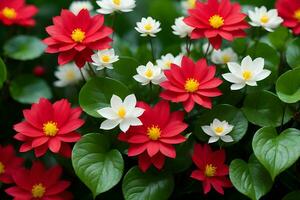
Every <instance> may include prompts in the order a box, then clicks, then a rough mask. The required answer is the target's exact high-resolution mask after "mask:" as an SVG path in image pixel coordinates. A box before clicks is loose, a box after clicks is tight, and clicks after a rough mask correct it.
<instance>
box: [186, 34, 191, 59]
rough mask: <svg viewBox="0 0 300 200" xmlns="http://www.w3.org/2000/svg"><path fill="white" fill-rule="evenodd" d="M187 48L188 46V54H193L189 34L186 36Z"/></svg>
mask: <svg viewBox="0 0 300 200" xmlns="http://www.w3.org/2000/svg"><path fill="white" fill-rule="evenodd" d="M185 48H186V53H187V56H190V54H191V40H190V38H189V37H188V36H187V37H186V47H185Z"/></svg>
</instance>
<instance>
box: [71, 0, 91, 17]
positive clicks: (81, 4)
mask: <svg viewBox="0 0 300 200" xmlns="http://www.w3.org/2000/svg"><path fill="white" fill-rule="evenodd" d="M93 8H94V7H93V5H92V3H91V2H89V1H73V2H72V3H71V5H70V8H69V10H70V11H71V12H72V13H74V14H75V15H77V14H78V13H79V12H80V11H81V10H82V9H87V10H88V11H91V10H93Z"/></svg>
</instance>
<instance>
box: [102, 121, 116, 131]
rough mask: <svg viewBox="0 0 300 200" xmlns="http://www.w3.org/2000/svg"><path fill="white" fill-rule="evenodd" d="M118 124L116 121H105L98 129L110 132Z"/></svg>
mask: <svg viewBox="0 0 300 200" xmlns="http://www.w3.org/2000/svg"><path fill="white" fill-rule="evenodd" d="M118 124H119V122H118V121H116V120H109V119H108V120H105V121H104V122H102V123H101V126H100V129H103V130H110V129H113V128H115V127H116V126H118Z"/></svg>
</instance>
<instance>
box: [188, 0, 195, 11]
mask: <svg viewBox="0 0 300 200" xmlns="http://www.w3.org/2000/svg"><path fill="white" fill-rule="evenodd" d="M196 1H197V0H187V5H188V8H189V9H192V8H195V7H196Z"/></svg>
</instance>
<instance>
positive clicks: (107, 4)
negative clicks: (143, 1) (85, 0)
mask: <svg viewBox="0 0 300 200" xmlns="http://www.w3.org/2000/svg"><path fill="white" fill-rule="evenodd" d="M96 2H97V4H98V5H99V6H100V9H98V10H97V12H98V13H101V14H111V13H113V12H131V11H133V9H134V8H135V6H136V5H135V0H100V1H96Z"/></svg>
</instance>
